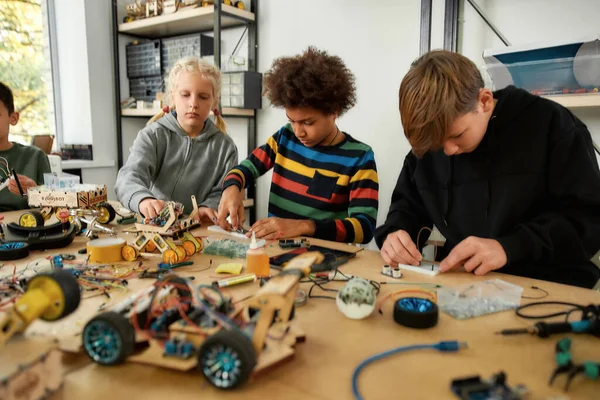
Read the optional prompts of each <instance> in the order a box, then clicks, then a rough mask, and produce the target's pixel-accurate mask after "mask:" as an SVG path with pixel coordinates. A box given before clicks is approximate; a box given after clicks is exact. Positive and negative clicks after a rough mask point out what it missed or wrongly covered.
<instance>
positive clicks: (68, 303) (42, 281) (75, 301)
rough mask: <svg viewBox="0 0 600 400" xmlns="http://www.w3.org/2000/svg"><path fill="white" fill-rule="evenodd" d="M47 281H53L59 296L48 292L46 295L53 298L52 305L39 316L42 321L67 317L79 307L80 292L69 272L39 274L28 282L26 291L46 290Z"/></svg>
mask: <svg viewBox="0 0 600 400" xmlns="http://www.w3.org/2000/svg"><path fill="white" fill-rule="evenodd" d="M48 280H51V281H54V282H55V283H56V284H58V286H59V287H60V291H61V293H60V296H54V295H56V293H51V292H49V293H48V295H50V296H53V297H55V298H53V299H52V305H51V306H50V307H49V308H48V310H46V312H44V314H42V315H41V316H40V318H41V319H43V320H44V321H56V320H58V319H61V318H63V317H66V316H67V315H69V314H71V313H72V312H73V311H75V310H76V309H77V307H79V302H80V300H81V290H80V289H79V283H78V282H77V279H76V278H75V277H74V276H73V274H71V273H70V272H67V271H64V270H61V269H55V270H53V271H52V272H49V273H41V274H38V275H36V276H34V277H33V278H31V280H30V281H29V283H28V284H27V290H32V289H41V290H43V291H44V290H45V289H48V286H46V285H47V284H48Z"/></svg>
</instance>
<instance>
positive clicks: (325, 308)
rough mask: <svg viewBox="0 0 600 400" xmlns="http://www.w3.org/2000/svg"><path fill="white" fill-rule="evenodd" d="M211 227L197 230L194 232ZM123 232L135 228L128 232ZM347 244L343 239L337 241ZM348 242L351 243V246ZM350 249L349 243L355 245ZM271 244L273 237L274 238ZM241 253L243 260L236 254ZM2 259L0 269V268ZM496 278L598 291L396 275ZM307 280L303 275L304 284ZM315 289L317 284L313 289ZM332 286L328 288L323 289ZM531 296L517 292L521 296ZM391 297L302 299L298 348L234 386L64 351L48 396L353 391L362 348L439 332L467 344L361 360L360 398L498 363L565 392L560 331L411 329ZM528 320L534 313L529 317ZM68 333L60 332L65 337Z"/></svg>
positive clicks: (44, 330)
mask: <svg viewBox="0 0 600 400" xmlns="http://www.w3.org/2000/svg"><path fill="white" fill-rule="evenodd" d="M19 214H20V213H7V214H5V217H6V220H8V221H11V220H15V219H16V218H17V217H18V215H19ZM202 234H204V235H213V236H214V235H215V234H213V233H212V232H207V231H206V230H202V229H201V230H199V231H197V232H195V235H202ZM125 237H126V238H128V239H129V240H132V239H133V237H134V236H133V235H129V236H125ZM85 242H86V239H85V238H84V237H78V238H76V240H75V242H74V243H73V244H72V245H71V246H69V247H68V248H65V249H59V250H53V251H47V252H39V251H36V252H32V254H31V255H30V257H29V258H28V259H25V260H19V261H17V262H16V264H17V266H18V268H24V267H25V266H26V265H27V264H28V263H29V262H31V261H32V260H35V259H37V258H39V257H45V256H48V255H53V254H64V253H76V251H77V250H78V249H80V248H82V247H84V246H85ZM337 246H345V245H339V244H338V245H337ZM350 248H353V247H350ZM354 249H356V248H354ZM268 251H269V252H271V253H275V252H277V251H279V250H278V246H271V247H270V248H269V249H268ZM210 258H212V260H213V264H212V268H211V269H210V270H207V271H203V272H193V271H197V270H199V269H201V268H202V267H203V266H208V265H209V256H205V255H201V254H197V255H195V256H194V257H193V258H192V260H193V261H195V263H196V264H195V265H192V266H188V267H182V268H180V269H179V274H181V275H182V276H195V278H196V279H195V282H196V283H207V282H210V281H212V280H214V279H211V278H209V276H212V275H215V273H214V268H215V267H216V266H217V265H219V264H220V263H222V262H231V261H232V260H230V259H221V258H219V257H210ZM159 261H160V256H156V257H149V258H145V259H143V262H144V263H145V264H149V265H152V266H155V265H156V263H158V262H159ZM238 261H239V262H243V260H238ZM382 264H383V261H382V259H381V257H380V255H379V253H378V252H373V251H367V250H363V251H360V252H358V253H357V255H356V258H355V259H353V260H352V261H351V262H349V263H347V264H346V265H344V266H343V267H341V270H342V271H343V272H344V273H349V274H354V275H358V276H362V277H364V278H368V279H373V280H377V281H382V280H390V279H388V278H385V277H384V276H382V275H381V274H380V270H381V265H382ZM8 272H9V271H6V267H5V268H2V269H0V275H6V274H7V273H8ZM492 277H494V278H500V279H503V280H506V281H508V282H511V283H514V284H517V285H520V286H522V287H524V288H525V290H524V295H529V296H533V297H536V296H539V295H540V292H539V291H534V290H531V289H530V288H529V287H530V286H531V285H536V286H539V287H541V288H543V289H545V290H546V291H548V293H549V296H548V297H547V298H545V299H544V300H561V301H567V302H574V303H578V304H589V303H596V304H598V303H600V293H599V292H594V291H591V290H585V289H580V288H575V287H570V286H565V285H559V284H554V283H549V282H543V281H536V280H531V279H525V278H519V277H514V276H510V275H502V274H490V275H488V276H485V277H476V276H473V275H470V274H466V273H449V274H444V275H440V276H437V277H428V276H425V275H420V274H416V273H411V272H405V273H404V277H403V278H402V280H403V281H406V282H409V281H414V282H433V283H438V284H441V285H444V286H455V285H460V284H465V283H469V282H476V281H480V280H485V279H490V278H492ZM151 283H152V280H139V279H133V280H131V281H130V282H129V287H130V292H129V293H127V294H131V293H133V291H135V290H138V289H140V288H142V287H145V286H147V285H150V284H151ZM302 285H303V286H304V287H305V288H306V289H308V287H309V285H310V284H302ZM342 285H343V283H337V282H334V283H331V284H329V285H328V287H333V288H341V287H342ZM256 288H258V285H254V284H245V285H240V286H238V287H233V288H231V289H229V290H228V293H229V294H230V295H231V296H233V298H234V300H235V299H236V298H237V299H240V298H243V297H246V296H247V295H248V294H251V293H252V292H253V291H254V290H256ZM401 288H404V287H403V286H402V285H387V286H386V285H383V286H382V291H381V293H382V294H386V293H389V292H392V291H396V290H399V289H401ZM127 294H125V293H123V294H121V295H119V294H116V295H113V298H112V300H111V301H110V303H109V304H108V305H109V306H110V304H114V303H116V302H117V301H118V299H119V297H122V296H125V295H127ZM320 294H322V293H320ZM327 294H329V293H327ZM106 301H107V299H106V298H104V297H102V296H100V297H94V298H90V299H87V300H84V301H83V302H82V304H81V305H80V307H79V309H78V310H77V311H76V312H75V313H74V314H72V315H71V316H69V317H68V318H66V319H65V320H62V321H60V322H57V323H54V324H48V323H43V322H36V323H34V325H32V326H31V327H30V329H29V330H28V331H27V334H26V336H25V337H18V338H13V339H12V340H11V341H9V343H8V344H7V346H6V347H5V348H4V349H1V350H0V367H1V368H0V369H4V368H5V367H6V366H7V365H14V364H15V363H19V362H22V360H23V359H24V358H27V354H29V355H30V354H32V353H35V352H38V351H41V349H43V348H44V347H45V346H48V343H49V342H51V341H52V340H54V339H60V340H61V343H69V340H71V341H72V342H73V343H76V342H78V339H77V338H75V339H74V340H73V338H72V337H71V336H72V335H73V334H75V333H76V332H77V331H80V330H81V329H82V328H83V325H84V324H85V322H86V321H87V320H88V319H89V318H91V317H92V316H93V315H95V313H97V309H98V306H99V305H101V304H102V303H104V302H106ZM531 301H534V300H523V302H522V304H525V303H527V302H531ZM391 309H392V302H388V303H387V304H386V305H385V307H384V314H383V315H380V314H378V313H374V314H373V315H371V316H370V317H369V318H367V319H365V320H359V321H356V320H350V319H348V318H346V317H345V316H344V315H343V314H342V313H341V312H339V311H338V309H337V307H336V305H335V302H334V301H332V300H327V299H309V300H308V303H307V304H306V305H305V306H303V307H299V308H297V310H296V320H297V322H298V324H299V326H300V327H301V328H302V329H303V330H304V331H305V333H306V336H307V341H306V342H305V343H301V344H299V345H298V346H297V349H296V356H295V358H294V359H293V360H292V361H290V362H287V363H284V364H282V365H280V366H278V367H277V368H276V369H272V370H270V371H267V372H264V373H262V374H261V375H259V376H256V377H254V378H252V379H251V380H250V382H249V383H248V384H247V385H245V386H244V387H243V388H241V389H239V390H237V391H233V392H223V391H219V390H216V389H214V388H213V387H211V386H210V385H208V384H207V383H205V382H204V381H203V378H202V377H201V374H200V373H199V372H196V371H193V372H188V373H181V372H175V371H171V370H167V369H161V368H155V367H149V366H144V365H138V364H132V363H125V364H123V365H121V366H117V367H102V366H99V365H96V364H93V363H91V362H89V361H88V360H87V358H86V357H85V356H84V355H81V354H80V355H73V354H66V355H65V357H64V358H63V367H64V371H65V384H64V388H63V389H62V390H61V391H60V392H58V394H56V395H55V396H54V398H57V399H110V400H117V399H157V400H158V399H160V400H165V399H171V398H172V399H176V400H184V399H200V398H201V399H203V400H208V399H229V398H235V399H244V400H250V399H288V400H291V399H332V400H333V399H335V400H340V399H351V398H352V391H351V376H352V372H353V370H354V368H355V367H356V366H357V365H358V364H359V363H360V362H361V361H362V360H364V359H365V358H367V357H369V356H371V355H374V354H376V353H379V352H382V351H385V350H389V349H392V348H395V347H398V346H403V345H410V344H422V343H435V342H438V341H440V340H459V341H466V342H467V343H468V346H469V347H468V349H465V350H461V351H459V352H457V353H449V354H443V353H439V352H437V351H434V350H419V351H414V352H408V353H401V354H397V355H394V356H391V357H388V358H386V359H384V360H382V361H378V362H375V363H374V364H371V365H370V366H368V367H367V368H366V369H365V371H364V372H363V373H362V374H361V377H360V380H359V387H360V390H361V393H362V394H363V396H364V397H365V398H366V399H385V400H389V399H396V398H406V399H452V398H454V395H453V394H452V393H451V391H450V382H451V380H452V379H454V378H458V377H465V376H469V375H481V376H482V377H483V378H488V377H490V376H491V375H492V374H494V373H497V372H499V371H505V372H506V373H507V376H508V382H509V384H510V385H514V384H517V383H523V384H525V385H527V386H528V387H529V388H530V389H531V391H532V393H533V395H532V397H530V398H531V399H545V398H550V397H551V396H561V395H564V393H563V391H562V387H563V384H564V379H565V376H560V377H559V378H558V379H557V381H556V382H555V383H554V385H553V387H549V386H548V379H549V377H550V374H551V372H552V371H553V369H554V367H555V363H554V346H555V343H556V341H557V340H558V339H559V338H560V336H557V337H552V338H550V339H540V338H537V337H532V336H526V335H523V336H513V337H502V336H498V335H494V332H496V331H498V330H500V329H503V328H509V327H524V326H529V325H530V324H532V321H526V320H522V319H520V318H518V317H516V316H515V314H514V312H512V311H507V312H502V313H497V314H493V315H488V316H483V317H477V318H474V319H469V320H465V321H458V320H455V319H453V318H452V317H450V316H448V315H446V314H443V313H442V314H440V320H439V323H438V325H437V326H436V327H434V328H432V329H428V330H423V331H420V330H413V329H409V328H405V327H402V326H399V325H397V324H396V323H395V322H394V321H393V319H392V315H391ZM533 322H535V321H533ZM571 337H573V338H574V340H573V349H572V351H573V355H574V360H575V361H576V362H577V361H584V360H596V361H600V346H598V344H599V343H600V342H599V339H598V338H595V337H590V336H588V335H577V336H575V335H571ZM65 338H66V339H65ZM0 372H1V371H0ZM564 398H572V399H579V398H582V399H583V398H589V399H592V398H596V399H597V398H600V382H592V381H589V380H587V379H585V378H583V377H578V378H576V379H575V380H574V381H573V383H572V385H571V389H570V391H569V392H568V397H564Z"/></svg>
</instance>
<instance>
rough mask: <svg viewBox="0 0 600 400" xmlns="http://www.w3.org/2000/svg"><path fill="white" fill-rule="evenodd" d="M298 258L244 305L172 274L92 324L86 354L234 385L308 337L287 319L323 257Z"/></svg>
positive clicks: (221, 385) (86, 335) (86, 336)
mask: <svg viewBox="0 0 600 400" xmlns="http://www.w3.org/2000/svg"><path fill="white" fill-rule="evenodd" d="M301 257H302V258H301ZM301 257H297V261H296V262H293V261H292V262H290V264H289V265H288V267H286V269H284V272H283V273H281V274H280V275H278V276H276V277H274V278H271V280H270V281H269V282H267V283H266V284H265V285H264V286H263V287H261V288H260V289H259V290H258V292H257V293H256V294H255V295H254V296H253V297H252V298H251V299H249V301H248V303H247V305H246V306H244V307H238V306H234V305H233V304H232V302H231V299H230V298H228V297H227V296H225V295H224V294H223V293H221V292H220V291H219V290H218V288H216V287H214V286H209V285H199V286H197V287H193V286H192V284H191V283H190V282H189V281H186V280H185V279H183V278H180V277H178V276H176V275H174V274H171V275H167V277H166V278H164V279H163V280H159V281H157V283H156V284H155V286H151V287H150V288H149V289H146V290H143V291H142V292H141V293H139V294H137V295H134V296H132V297H130V298H128V299H126V300H125V301H123V302H121V303H120V304H117V305H116V306H115V307H114V308H113V309H112V310H111V311H108V312H104V313H102V314H99V315H97V316H96V317H94V318H93V319H91V320H90V321H89V322H88V323H87V324H86V326H85V328H84V330H83V334H82V340H83V348H84V351H85V352H86V354H87V355H88V356H89V357H90V358H91V359H92V360H93V361H94V362H96V363H98V364H102V365H115V364H120V363H122V362H124V361H125V360H127V361H130V362H138V363H143V364H150V365H155V366H160V367H165V368H171V369H176V370H180V371H188V370H191V369H193V368H195V367H197V368H198V369H199V370H200V372H201V373H202V375H204V377H205V378H206V379H207V380H208V382H209V383H210V384H212V385H213V386H215V387H217V388H219V389H233V388H236V387H238V386H240V385H242V384H243V383H244V382H245V381H246V380H248V378H249V377H250V375H251V373H253V372H257V371H260V370H261V369H264V368H267V367H269V366H272V365H274V364H275V363H278V362H281V361H283V360H285V359H288V358H290V357H292V356H293V354H294V349H293V346H294V345H295V343H297V342H299V341H303V340H304V335H303V334H302V333H301V332H300V331H298V330H297V329H296V328H295V327H294V326H293V325H292V323H291V322H290V320H291V319H292V317H293V307H294V297H295V295H296V291H297V289H298V284H299V281H300V278H301V277H302V276H304V275H307V274H308V273H310V272H311V265H312V264H313V263H314V262H315V260H317V258H318V257H319V255H316V254H314V253H311V254H305V255H303V256H301ZM321 257H322V256H321ZM144 344H145V346H144ZM136 349H137V350H136Z"/></svg>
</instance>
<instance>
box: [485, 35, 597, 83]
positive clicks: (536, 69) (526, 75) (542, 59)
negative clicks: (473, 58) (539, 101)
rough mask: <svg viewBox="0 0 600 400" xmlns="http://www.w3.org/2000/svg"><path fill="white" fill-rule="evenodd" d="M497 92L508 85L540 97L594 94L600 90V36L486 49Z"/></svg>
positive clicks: (486, 58) (487, 65)
mask: <svg viewBox="0 0 600 400" xmlns="http://www.w3.org/2000/svg"><path fill="white" fill-rule="evenodd" d="M483 59H484V61H485V64H486V69H487V71H488V73H489V75H490V77H491V78H492V81H493V82H494V86H495V88H496V89H502V88H504V87H506V86H508V85H515V86H517V87H520V88H523V89H525V90H528V91H530V92H532V93H534V94H539V95H553V94H567V93H593V92H598V89H599V88H600V35H596V36H592V37H588V38H584V39H582V40H575V41H564V42H554V43H544V44H537V45H529V46H510V47H505V48H502V49H498V50H485V51H484V52H483Z"/></svg>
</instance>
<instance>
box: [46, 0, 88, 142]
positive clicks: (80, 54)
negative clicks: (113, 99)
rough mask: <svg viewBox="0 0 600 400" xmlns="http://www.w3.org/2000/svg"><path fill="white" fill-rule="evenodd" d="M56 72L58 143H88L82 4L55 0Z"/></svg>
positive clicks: (86, 54)
mask: <svg viewBox="0 0 600 400" xmlns="http://www.w3.org/2000/svg"><path fill="white" fill-rule="evenodd" d="M54 4H55V16H56V35H57V49H56V50H57V52H58V75H59V80H60V91H61V96H62V102H63V104H62V107H61V111H60V112H61V116H62V121H63V129H62V132H61V134H62V136H61V142H62V143H61V144H90V143H91V140H92V114H91V108H90V87H89V85H88V84H87V83H88V82H89V80H90V76H89V70H88V45H87V34H86V29H85V25H86V18H85V9H84V4H83V3H82V2H81V1H80V0H62V1H55V2H54Z"/></svg>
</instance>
